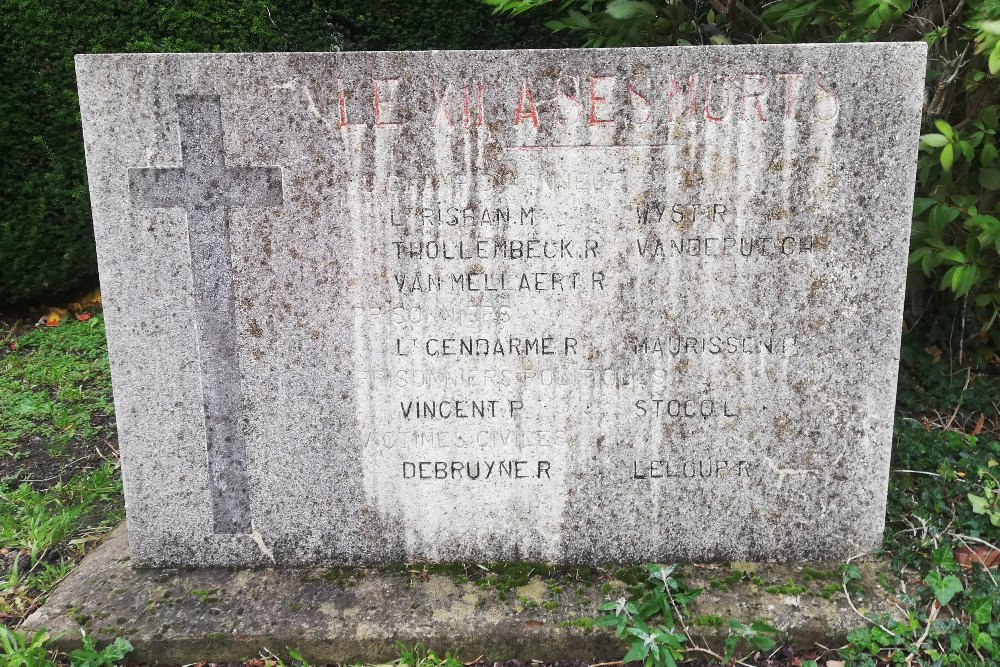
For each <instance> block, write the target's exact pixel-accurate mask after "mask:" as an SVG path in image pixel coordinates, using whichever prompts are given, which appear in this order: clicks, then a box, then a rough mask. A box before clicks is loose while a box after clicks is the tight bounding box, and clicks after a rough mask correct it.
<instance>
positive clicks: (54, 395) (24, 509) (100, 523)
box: [0, 315, 124, 625]
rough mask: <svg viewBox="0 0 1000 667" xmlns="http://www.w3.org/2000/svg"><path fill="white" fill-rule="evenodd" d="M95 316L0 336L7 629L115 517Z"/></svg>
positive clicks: (2, 601) (105, 376)
mask: <svg viewBox="0 0 1000 667" xmlns="http://www.w3.org/2000/svg"><path fill="white" fill-rule="evenodd" d="M113 412H114V410H113V406H112V402H111V378H110V373H109V370H108V360H107V349H106V344H105V341H104V322H103V318H102V317H101V316H100V315H97V316H94V317H91V318H90V319H88V320H86V321H80V320H78V319H76V318H75V317H74V318H70V319H68V320H65V321H64V322H63V323H62V324H61V325H60V326H58V327H42V328H37V329H27V330H25V329H23V328H17V327H12V328H10V329H7V330H4V331H3V332H2V333H0V619H2V620H3V621H4V622H5V623H6V624H10V625H13V624H16V623H17V622H19V621H20V620H21V619H22V618H24V617H25V616H26V615H28V614H30V613H31V612H32V611H33V610H34V609H36V608H37V607H38V605H39V604H40V603H41V602H42V601H43V600H44V596H45V593H46V592H48V591H49V590H50V589H51V588H52V586H54V585H55V584H56V583H57V582H58V581H59V580H61V579H62V578H63V577H64V576H65V575H66V574H67V573H68V572H69V570H70V569H71V568H72V566H73V565H74V564H75V563H76V562H77V561H78V560H79V559H80V558H82V557H83V555H84V554H85V553H86V551H87V548H88V547H89V546H90V545H91V544H92V543H94V542H95V541H96V540H97V539H98V538H99V537H100V536H101V535H102V534H103V533H104V532H106V531H107V529H108V528H109V527H111V526H113V525H114V524H115V523H117V522H119V521H121V520H122V518H123V514H124V513H123V510H122V502H121V477H120V475H119V474H118V461H117V456H116V452H115V447H114V423H113V418H112V415H113Z"/></svg>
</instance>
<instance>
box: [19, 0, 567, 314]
mask: <svg viewBox="0 0 1000 667" xmlns="http://www.w3.org/2000/svg"><path fill="white" fill-rule="evenodd" d="M569 40H570V38H569V36H563V35H553V34H552V33H551V31H549V30H548V29H546V28H545V27H543V26H542V25H541V24H540V22H539V21H538V16H537V15H534V16H530V17H523V18H515V19H514V20H511V19H510V18H509V17H501V16H494V15H493V13H492V10H491V8H489V7H486V6H484V5H483V4H481V3H480V2H477V1H476V0H429V1H427V2H423V3H420V6H419V7H418V6H416V5H415V3H412V2H405V1H404V0H379V1H378V2H373V1H371V0H327V1H325V2H323V1H309V0H159V1H157V0H87V1H86V2H81V1H80V0H0V204H2V208H0V308H4V307H10V306H23V305H28V304H39V303H41V302H43V301H47V300H48V301H52V300H55V299H58V298H60V297H62V296H63V295H66V294H69V293H73V292H76V291H78V290H79V289H81V288H82V287H84V286H89V285H91V284H94V283H95V281H96V275H97V264H96V262H97V259H96V256H95V252H94V241H93V230H92V227H91V220H90V202H89V199H88V194H87V181H86V169H85V166H84V156H83V138H82V135H81V130H80V117H79V110H78V106H77V97H76V80H75V75H74V70H73V56H74V55H75V54H77V53H109V52H143V51H147V52H148V51H330V50H400V49H402V50H418V49H497V48H522V47H536V48H539V47H550V46H561V45H565V44H566V43H567V42H568V41H569Z"/></svg>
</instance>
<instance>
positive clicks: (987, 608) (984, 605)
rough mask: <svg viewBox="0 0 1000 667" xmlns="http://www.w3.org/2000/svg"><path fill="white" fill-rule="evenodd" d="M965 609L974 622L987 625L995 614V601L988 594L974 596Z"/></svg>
mask: <svg viewBox="0 0 1000 667" xmlns="http://www.w3.org/2000/svg"><path fill="white" fill-rule="evenodd" d="M965 611H966V612H967V613H968V614H969V616H971V617H972V620H973V621H974V622H976V623H979V624H980V625H986V624H988V623H989V622H990V619H991V618H992V616H993V601H992V600H990V598H989V597H987V596H983V597H975V598H972V599H971V600H970V601H969V603H968V604H966V605H965Z"/></svg>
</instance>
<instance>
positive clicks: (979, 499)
mask: <svg viewBox="0 0 1000 667" xmlns="http://www.w3.org/2000/svg"><path fill="white" fill-rule="evenodd" d="M966 497H967V498H968V499H969V502H970V503H972V511H973V513H975V514H986V512H988V511H989V507H990V505H989V501H988V500H987V499H986V498H985V497H984V496H976V495H973V494H971V493H970V494H969V495H968V496H966Z"/></svg>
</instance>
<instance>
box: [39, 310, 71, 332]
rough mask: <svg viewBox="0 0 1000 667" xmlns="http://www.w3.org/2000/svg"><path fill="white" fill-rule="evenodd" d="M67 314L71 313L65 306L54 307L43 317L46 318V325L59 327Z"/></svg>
mask: <svg viewBox="0 0 1000 667" xmlns="http://www.w3.org/2000/svg"><path fill="white" fill-rule="evenodd" d="M67 315H69V312H68V311H67V310H66V309H64V308H52V309H51V310H49V314H48V315H46V316H45V317H44V318H42V319H44V320H45V326H47V327H57V326H59V324H60V323H61V322H62V321H63V318H64V317H66V316H67Z"/></svg>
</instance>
